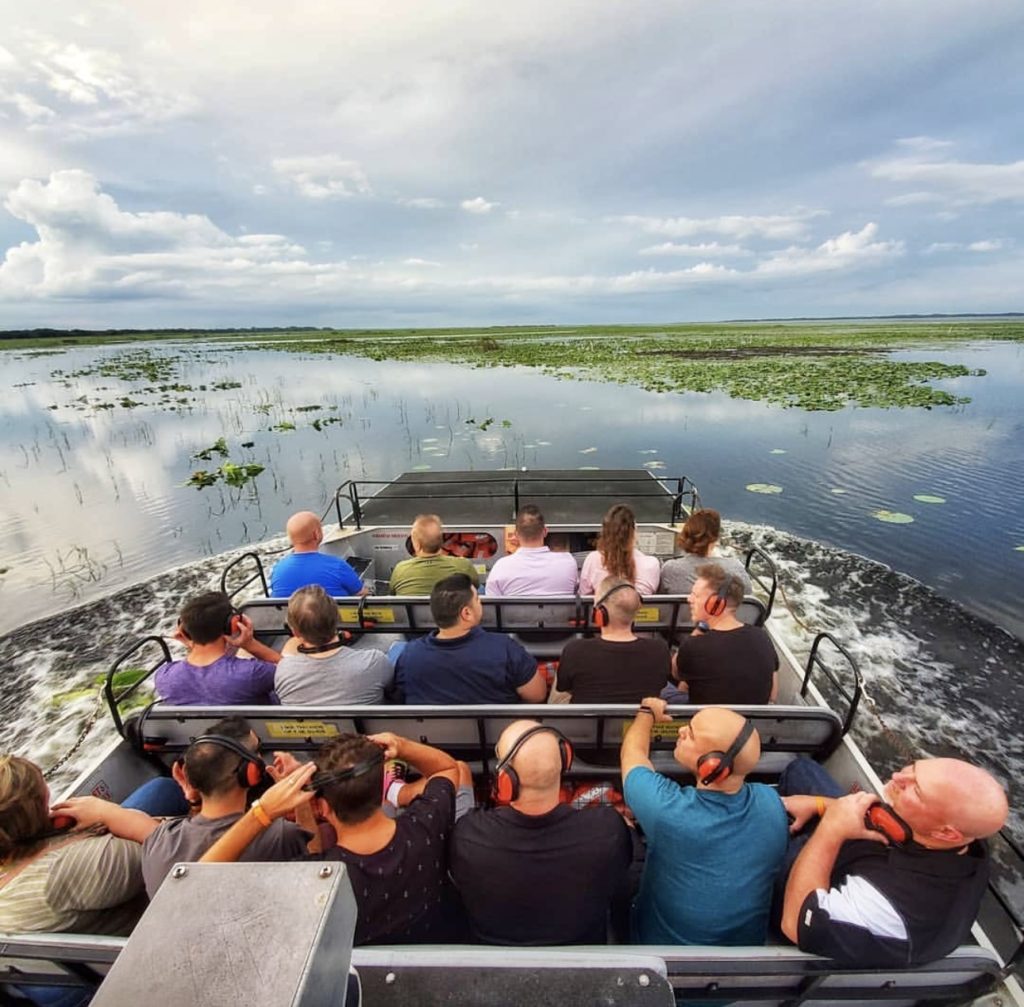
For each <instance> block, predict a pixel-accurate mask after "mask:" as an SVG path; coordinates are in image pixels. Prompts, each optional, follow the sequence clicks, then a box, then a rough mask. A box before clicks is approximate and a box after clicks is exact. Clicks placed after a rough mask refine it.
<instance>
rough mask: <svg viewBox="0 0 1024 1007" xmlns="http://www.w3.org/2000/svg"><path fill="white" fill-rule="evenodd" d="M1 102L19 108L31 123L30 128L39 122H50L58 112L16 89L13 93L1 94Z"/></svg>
mask: <svg viewBox="0 0 1024 1007" xmlns="http://www.w3.org/2000/svg"><path fill="white" fill-rule="evenodd" d="M0 102H2V103H3V104H5V105H9V106H11V107H12V108H15V109H17V111H18V112H20V113H21V115H22V116H23V117H24V119H25V120H26V122H28V123H29V126H30V128H31V127H32V126H34V125H36V124H38V123H43V122H48V121H49V120H50V119H52V118H53V117H54V116H55V115H56V114H57V113H56V112H54V110H53V109H52V108H50V107H48V106H47V105H41V104H40V103H39V102H38V101H36V100H35V99H34V98H33V97H31V96H30V95H27V94H23V93H22V92H21V91H15V92H14V93H13V94H11V95H0Z"/></svg>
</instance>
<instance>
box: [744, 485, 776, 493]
mask: <svg viewBox="0 0 1024 1007" xmlns="http://www.w3.org/2000/svg"><path fill="white" fill-rule="evenodd" d="M747 489H748V490H750V492H751V493H781V492H782V487H781V486H776V485H775V484H774V483H747Z"/></svg>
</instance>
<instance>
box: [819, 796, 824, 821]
mask: <svg viewBox="0 0 1024 1007" xmlns="http://www.w3.org/2000/svg"><path fill="white" fill-rule="evenodd" d="M824 814H825V798H824V797H819V798H818V817H819V818H821V817H822V816H823V815H824Z"/></svg>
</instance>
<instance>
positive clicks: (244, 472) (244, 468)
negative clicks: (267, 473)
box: [220, 462, 263, 486]
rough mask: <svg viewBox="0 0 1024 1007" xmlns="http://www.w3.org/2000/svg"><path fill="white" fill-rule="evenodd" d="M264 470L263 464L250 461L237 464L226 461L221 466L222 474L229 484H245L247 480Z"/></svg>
mask: <svg viewBox="0 0 1024 1007" xmlns="http://www.w3.org/2000/svg"><path fill="white" fill-rule="evenodd" d="M262 471H263V466H262V465H257V464H256V463H255V462H250V463H247V464H244V465H236V464H235V463H234V462H225V463H224V464H223V465H221V467H220V474H221V476H222V477H223V479H224V482H226V483H227V484H228V485H229V486H244V485H245V484H246V483H247V482H249V481H250V480H252V479H255V478H256V476H258V475H259V474H260V473H261V472H262Z"/></svg>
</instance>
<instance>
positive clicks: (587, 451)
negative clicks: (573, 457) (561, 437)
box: [580, 448, 597, 455]
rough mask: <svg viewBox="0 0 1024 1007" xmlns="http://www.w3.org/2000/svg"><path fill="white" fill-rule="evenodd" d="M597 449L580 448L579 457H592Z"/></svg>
mask: <svg viewBox="0 0 1024 1007" xmlns="http://www.w3.org/2000/svg"><path fill="white" fill-rule="evenodd" d="M596 450H597V448H580V454H581V455H592V454H593V453H594V452H595V451H596Z"/></svg>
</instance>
